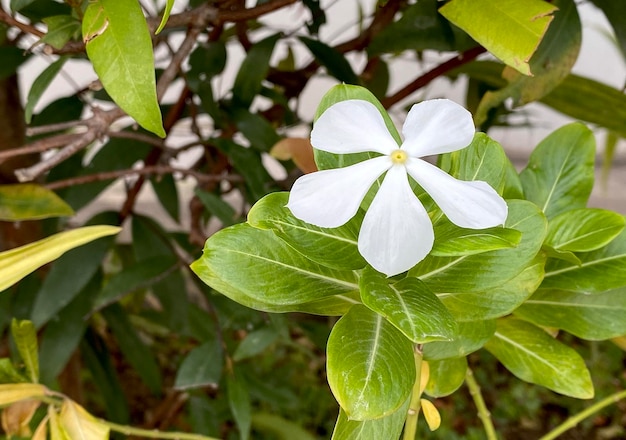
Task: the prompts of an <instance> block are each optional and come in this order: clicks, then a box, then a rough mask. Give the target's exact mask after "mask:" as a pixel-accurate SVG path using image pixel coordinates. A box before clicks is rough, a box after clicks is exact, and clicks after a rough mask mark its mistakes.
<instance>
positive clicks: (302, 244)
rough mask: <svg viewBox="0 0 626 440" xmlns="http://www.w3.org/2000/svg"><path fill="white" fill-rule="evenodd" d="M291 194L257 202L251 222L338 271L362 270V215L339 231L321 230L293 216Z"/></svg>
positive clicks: (363, 263)
mask: <svg viewBox="0 0 626 440" xmlns="http://www.w3.org/2000/svg"><path fill="white" fill-rule="evenodd" d="M288 199H289V193H286V192H278V193H270V194H268V195H266V196H265V197H263V198H262V199H261V200H259V201H258V202H256V203H255V204H254V206H253V207H252V209H251V210H250V212H249V213H248V223H249V224H250V225H251V226H253V227H255V228H259V229H270V230H272V231H273V232H274V233H275V234H276V235H277V236H278V237H280V238H281V239H283V240H284V241H286V242H287V243H288V244H289V245H290V246H291V247H293V248H294V249H296V250H297V251H298V252H300V253H302V254H303V255H306V256H307V258H309V259H311V260H313V261H315V262H317V263H319V264H323V265H325V266H329V267H333V268H337V269H361V268H363V267H364V266H365V264H366V263H365V260H364V259H363V257H362V256H361V254H360V253H359V250H358V248H357V237H358V234H359V227H360V224H361V221H362V219H363V212H362V211H361V212H359V213H357V215H356V216H355V217H353V218H352V219H351V220H350V221H349V222H348V223H346V224H345V225H343V226H341V227H339V228H331V229H328V228H319V227H317V226H313V225H310V224H308V223H306V222H304V221H302V220H299V219H297V218H296V217H294V216H293V214H292V213H291V211H290V210H289V208H287V206H286V205H287V201H288Z"/></svg>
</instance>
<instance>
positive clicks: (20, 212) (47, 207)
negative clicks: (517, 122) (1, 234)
mask: <svg viewBox="0 0 626 440" xmlns="http://www.w3.org/2000/svg"><path fill="white" fill-rule="evenodd" d="M72 214H74V211H73V210H72V208H71V207H70V205H68V204H67V203H65V202H64V201H63V199H61V198H60V197H59V196H57V195H56V194H55V193H54V192H52V191H50V190H49V189H46V188H44V187H43V186H39V185H35V184H32V183H24V184H17V185H0V220H4V221H19V220H37V219H42V218H48V217H59V216H65V215H72Z"/></svg>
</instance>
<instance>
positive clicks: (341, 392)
mask: <svg viewBox="0 0 626 440" xmlns="http://www.w3.org/2000/svg"><path fill="white" fill-rule="evenodd" d="M327 356H328V359H327V374H328V384H329V385H330V388H331V390H332V391H333V394H334V395H335V398H336V399H337V401H338V402H339V405H340V406H341V408H342V409H343V410H344V411H345V412H346V415H347V416H348V418H349V419H352V420H361V421H363V420H371V419H379V418H381V417H385V416H389V415H391V414H393V413H394V412H395V411H397V410H398V409H399V408H400V407H401V406H402V405H403V404H404V403H405V402H406V400H407V398H408V397H409V395H410V394H411V389H412V386H413V383H414V381H415V360H414V357H413V346H412V344H411V342H410V341H409V340H408V339H407V338H406V337H405V336H404V335H403V334H402V333H401V332H400V331H399V330H397V329H396V328H395V327H394V326H393V325H391V324H390V323H389V322H387V320H386V319H385V318H383V317H382V316H381V315H379V314H377V313H375V312H372V311H371V310H369V309H367V308H366V307H364V306H361V305H356V306H353V307H352V308H351V309H350V311H349V312H348V313H347V314H345V315H344V316H343V317H342V318H341V319H340V320H339V321H338V322H337V324H335V326H334V327H333V330H332V332H331V333H330V337H329V338H328V345H327Z"/></svg>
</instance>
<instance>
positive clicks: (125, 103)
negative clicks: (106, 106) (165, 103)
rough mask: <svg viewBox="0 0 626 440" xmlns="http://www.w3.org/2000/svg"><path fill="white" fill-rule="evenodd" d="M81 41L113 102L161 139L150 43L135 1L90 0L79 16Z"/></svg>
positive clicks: (163, 134)
mask: <svg viewBox="0 0 626 440" xmlns="http://www.w3.org/2000/svg"><path fill="white" fill-rule="evenodd" d="M83 40H84V41H85V47H86V49H87V55H88V56H89V59H90V60H91V62H92V64H93V68H94V70H95V71H96V73H97V74H98V78H100V81H101V82H102V85H103V86H104V88H105V90H106V91H107V93H108V94H109V96H111V98H112V99H113V101H115V103H116V104H117V105H119V106H120V108H121V109H122V110H124V111H125V112H126V113H128V115H129V116H131V117H132V118H133V119H135V120H136V121H137V122H138V123H139V125H141V126H142V127H143V128H145V129H146V130H148V131H151V132H153V133H155V134H156V135H158V136H161V137H165V130H164V129H163V123H162V121H161V109H160V108H159V103H158V101H157V95H156V79H155V73H154V56H153V53H152V40H151V38H150V32H149V30H148V25H147V24H146V19H145V18H144V15H143V12H142V10H141V6H140V5H139V2H136V1H134V0H131V1H122V2H121V1H118V0H94V1H90V2H89V3H88V6H87V10H86V11H85V15H84V17H83Z"/></svg>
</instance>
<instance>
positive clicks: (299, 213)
mask: <svg viewBox="0 0 626 440" xmlns="http://www.w3.org/2000/svg"><path fill="white" fill-rule="evenodd" d="M390 166H391V160H390V159H389V157H388V156H381V157H375V158H373V159H369V160H366V161H363V162H359V163H357V164H354V165H351V166H349V167H345V168H335V169H332V170H323V171H317V172H315V173H311V174H306V175H304V176H302V177H300V178H299V179H298V180H296V182H295V183H294V185H293V187H292V188H291V193H290V194H289V202H288V203H287V207H288V208H289V209H290V210H291V212H292V213H293V215H294V216H296V217H297V218H299V219H300V220H304V221H305V222H307V223H311V224H313V225H315V226H320V227H322V228H336V227H338V226H341V225H343V224H344V223H346V222H347V221H348V220H350V219H351V218H352V217H354V214H356V212H357V210H358V209H359V206H360V205H361V202H362V201H363V198H364V197H365V194H367V191H368V190H369V189H370V187H371V186H372V184H373V183H374V181H375V180H376V179H378V177H379V176H380V175H381V174H382V173H384V172H385V171H386V170H387V168H389V167H390Z"/></svg>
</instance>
